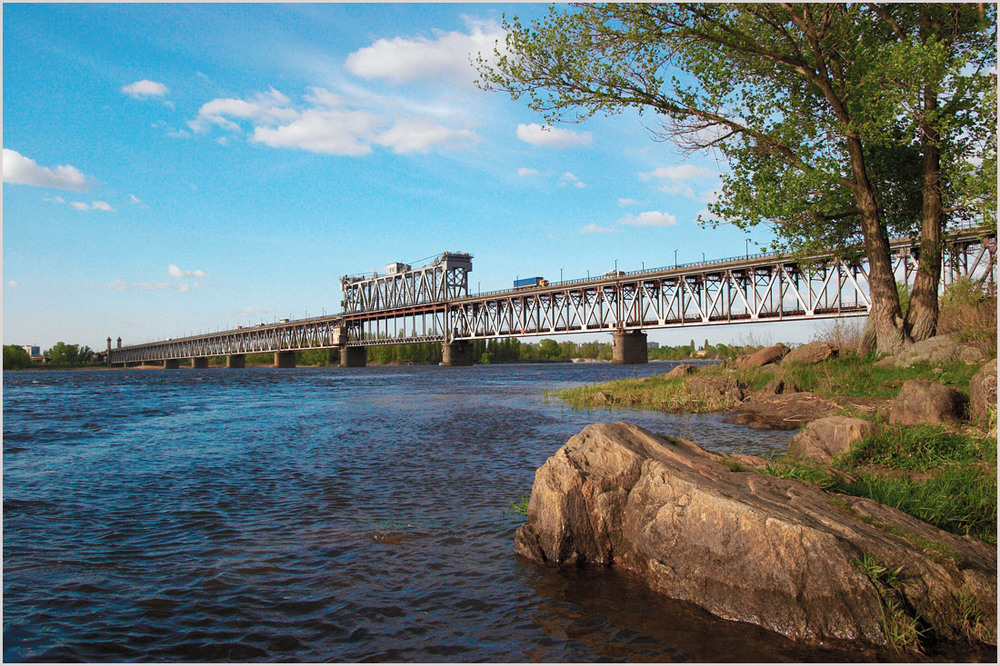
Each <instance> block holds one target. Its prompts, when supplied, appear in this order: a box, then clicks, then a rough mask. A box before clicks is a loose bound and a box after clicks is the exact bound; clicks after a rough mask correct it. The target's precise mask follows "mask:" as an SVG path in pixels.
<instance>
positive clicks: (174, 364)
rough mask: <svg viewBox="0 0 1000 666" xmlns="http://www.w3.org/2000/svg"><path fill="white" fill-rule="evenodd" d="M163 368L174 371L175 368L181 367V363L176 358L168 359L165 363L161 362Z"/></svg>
mask: <svg viewBox="0 0 1000 666" xmlns="http://www.w3.org/2000/svg"><path fill="white" fill-rule="evenodd" d="M163 367H164V368H165V369H167V370H176V369H177V368H179V367H181V362H180V361H178V360H177V359H176V358H168V359H167V360H166V361H164V362H163Z"/></svg>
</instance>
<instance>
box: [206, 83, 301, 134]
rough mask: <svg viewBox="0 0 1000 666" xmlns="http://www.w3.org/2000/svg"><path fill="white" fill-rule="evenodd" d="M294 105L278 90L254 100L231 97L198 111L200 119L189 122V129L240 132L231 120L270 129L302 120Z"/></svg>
mask: <svg viewBox="0 0 1000 666" xmlns="http://www.w3.org/2000/svg"><path fill="white" fill-rule="evenodd" d="M291 103H292V101H291V100H290V99H289V98H288V97H287V96H285V95H284V94H282V93H281V92H279V91H277V90H275V89H274V88H272V89H271V90H269V91H268V92H265V93H258V94H257V96H256V97H254V98H252V99H250V100H243V99H235V98H229V97H227V98H219V99H213V100H212V101H210V102H206V103H205V104H202V106H201V108H200V109H198V116H197V117H196V118H195V119H194V120H192V121H190V122H188V126H189V127H190V128H191V129H193V130H194V131H195V132H206V131H208V130H209V129H210V128H211V127H212V126H213V125H216V126H218V127H221V128H222V129H224V130H227V131H231V132H239V131H240V130H241V128H240V126H239V125H238V124H237V123H235V122H233V121H232V120H230V119H229V118H237V119H240V120H250V121H254V122H256V123H262V124H266V125H273V124H276V123H280V122H288V121H293V120H295V119H296V118H297V117H298V116H299V112H298V111H296V110H295V109H294V108H291Z"/></svg>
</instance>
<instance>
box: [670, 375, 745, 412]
mask: <svg viewBox="0 0 1000 666" xmlns="http://www.w3.org/2000/svg"><path fill="white" fill-rule="evenodd" d="M684 388H685V390H686V391H687V394H688V397H689V399H690V400H691V401H692V402H693V403H695V404H696V405H697V406H699V407H700V409H698V410H697V411H703V412H717V411H724V410H726V409H732V408H733V407H734V406H735V405H738V404H739V403H740V402H741V401H742V400H743V398H745V397H746V389H747V387H746V385H745V384H743V383H742V382H740V381H738V380H737V379H736V378H735V377H733V376H731V375H722V376H721V377H720V376H717V375H709V376H707V377H695V378H694V379H691V380H690V381H688V382H687V384H685V385H684Z"/></svg>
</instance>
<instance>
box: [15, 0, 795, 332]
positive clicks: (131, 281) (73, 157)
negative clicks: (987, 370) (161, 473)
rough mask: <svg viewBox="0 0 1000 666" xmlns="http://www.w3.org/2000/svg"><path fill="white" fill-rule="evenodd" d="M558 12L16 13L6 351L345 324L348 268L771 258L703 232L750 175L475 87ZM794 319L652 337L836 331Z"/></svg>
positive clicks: (480, 270) (503, 275)
mask: <svg viewBox="0 0 1000 666" xmlns="http://www.w3.org/2000/svg"><path fill="white" fill-rule="evenodd" d="M546 11H548V10H547V7H546V6H545V5H542V4H507V5H504V4H321V5H320V4H302V5H293V4H244V5H221V4H176V5H171V4H92V5H86V4H60V5H54V4H9V3H6V4H4V5H3V284H4V286H3V342H4V344H18V345H26V344H32V345H41V346H42V347H43V348H48V347H51V346H52V345H53V344H55V343H56V342H57V341H64V342H67V343H70V344H79V345H88V346H90V347H91V348H94V349H103V348H104V346H105V345H106V342H105V340H106V338H107V337H112V338H117V337H119V336H121V337H122V339H123V342H124V344H135V343H140V342H147V341H153V340H160V339H165V338H168V337H180V336H184V335H193V334H199V333H206V332H212V331H216V330H225V329H231V328H235V327H236V326H238V325H248V324H257V323H260V322H271V321H275V320H276V319H280V318H286V317H287V318H292V319H294V318H301V317H306V316H317V315H322V314H332V313H336V312H339V311H340V310H341V307H340V301H341V298H342V295H341V293H340V277H341V276H343V275H346V274H357V273H366V272H367V273H370V272H372V271H375V270H378V271H381V270H383V269H384V267H385V266H386V265H387V264H389V263H391V262H397V261H400V262H404V263H409V264H411V265H413V266H419V265H423V264H424V263H425V262H426V261H427V260H429V259H432V258H433V257H434V256H436V255H437V254H439V253H441V252H445V251H448V252H469V253H471V254H472V255H473V256H474V259H473V262H472V263H473V270H472V273H471V274H470V276H469V281H470V285H469V286H470V290H471V291H472V292H476V291H479V290H481V291H492V290H496V289H503V288H507V287H510V286H512V283H513V280H515V279H516V278H518V277H532V276H542V277H545V278H547V279H549V280H551V281H556V280H558V279H560V278H562V279H574V278H582V277H587V276H588V275H597V274H601V273H604V272H606V271H608V270H611V269H612V268H615V267H617V268H618V269H619V270H626V271H629V270H638V269H641V268H652V267H660V266H672V265H673V264H674V261H675V258H676V261H677V262H678V263H687V262H694V261H701V260H702V259H703V257H704V258H707V259H713V258H714V259H722V258H727V257H733V256H739V255H743V254H744V253H745V252H746V251H747V248H748V247H749V249H750V251H751V252H752V251H753V250H754V248H755V247H756V246H757V245H766V244H767V243H768V242H769V240H770V238H769V237H766V236H765V235H763V234H762V233H755V234H754V235H753V236H751V237H748V236H747V235H746V234H745V233H743V232H741V231H739V230H738V229H736V228H735V227H732V226H729V225H722V226H719V227H718V228H714V229H713V228H711V227H702V226H701V225H699V223H698V221H697V220H698V217H699V215H700V214H701V215H705V214H707V208H706V206H707V204H708V203H709V202H711V201H713V200H714V197H715V192H716V189H717V188H718V187H719V174H720V172H721V171H722V170H723V169H724V168H725V164H724V163H722V162H720V160H719V158H718V156H716V155H711V154H696V155H685V154H683V153H681V152H680V151H679V150H678V149H677V148H676V147H674V146H673V145H672V144H670V143H669V142H663V141H660V140H657V139H656V138H655V137H654V134H653V132H654V131H655V129H656V127H657V126H656V123H655V119H654V118H653V117H652V116H650V115H648V114H647V115H645V116H642V117H639V116H638V115H637V114H635V113H625V114H621V115H616V116H598V117H594V118H591V119H589V120H587V121H585V122H582V123H560V124H556V125H554V126H551V127H550V126H547V125H546V122H545V120H544V119H543V118H542V116H541V115H540V114H538V113H537V112H534V111H532V110H530V109H529V108H528V106H527V104H526V103H525V101H524V100H519V101H518V100H512V99H511V98H510V97H509V96H508V95H506V94H504V93H500V92H488V91H484V90H481V89H480V88H478V87H477V86H476V85H475V81H476V79H477V77H478V74H477V72H476V70H475V68H474V67H473V66H472V64H471V60H472V59H474V58H475V57H476V56H477V55H479V54H482V55H483V56H484V57H487V58H491V57H492V54H493V51H494V48H495V47H496V46H497V45H499V46H501V47H502V45H503V40H504V36H503V29H502V19H503V17H504V16H507V17H508V18H510V17H514V16H516V17H518V18H520V19H522V20H531V19H533V18H539V17H541V16H543V15H544V14H545V12H546ZM748 240H749V244H748ZM785 326H787V327H788V328H782V329H780V330H778V331H774V330H770V329H769V328H768V327H767V326H762V325H758V326H757V327H749V328H748V327H728V328H727V327H712V328H692V329H684V330H680V331H672V332H671V331H659V332H655V333H653V332H651V333H650V339H651V340H655V341H660V342H661V343H664V344H681V343H687V342H688V340H689V339H692V338H695V339H697V340H698V341H699V344H700V342H701V341H702V340H704V339H706V338H708V339H710V340H711V341H712V342H713V343H715V342H722V341H724V342H733V341H735V342H741V341H743V342H769V341H772V340H773V341H778V340H779V339H780V340H782V341H790V342H791V341H795V338H796V337H798V338H799V341H808V340H809V339H811V335H812V331H813V327H812V326H811V325H802V324H800V325H787V324H786V325H785ZM605 338H606V340H605ZM573 339H575V340H577V341H583V340H585V339H600V340H603V341H610V336H608V335H606V334H602V336H601V337H594V338H586V337H581V336H576V337H574V338H573Z"/></svg>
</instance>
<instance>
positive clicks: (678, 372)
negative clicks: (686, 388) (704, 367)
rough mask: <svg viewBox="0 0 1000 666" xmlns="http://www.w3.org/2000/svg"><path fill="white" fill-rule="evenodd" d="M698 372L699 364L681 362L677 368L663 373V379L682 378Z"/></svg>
mask: <svg viewBox="0 0 1000 666" xmlns="http://www.w3.org/2000/svg"><path fill="white" fill-rule="evenodd" d="M696 372H698V366H697V365H692V364H691V363H681V364H680V365H678V366H677V367H676V368H673V369H672V370H670V372H667V373H665V374H663V375H662V377H663V379H680V378H682V377H686V376H688V375H693V374H694V373H696Z"/></svg>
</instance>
